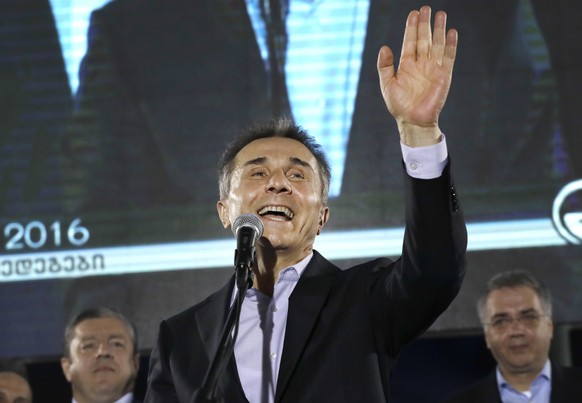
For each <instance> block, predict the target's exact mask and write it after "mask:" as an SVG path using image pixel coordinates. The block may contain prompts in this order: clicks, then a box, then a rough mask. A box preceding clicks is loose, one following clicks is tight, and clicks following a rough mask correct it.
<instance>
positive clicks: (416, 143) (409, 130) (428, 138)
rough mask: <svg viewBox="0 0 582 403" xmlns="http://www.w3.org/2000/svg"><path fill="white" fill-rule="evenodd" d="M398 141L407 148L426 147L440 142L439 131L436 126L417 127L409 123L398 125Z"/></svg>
mask: <svg viewBox="0 0 582 403" xmlns="http://www.w3.org/2000/svg"><path fill="white" fill-rule="evenodd" d="M398 131H399V132H400V141H401V142H402V143H403V144H406V145H407V146H409V147H426V146H432V145H435V144H438V143H439V142H440V141H441V134H442V132H441V130H440V128H439V127H438V125H435V126H419V125H415V124H410V123H398Z"/></svg>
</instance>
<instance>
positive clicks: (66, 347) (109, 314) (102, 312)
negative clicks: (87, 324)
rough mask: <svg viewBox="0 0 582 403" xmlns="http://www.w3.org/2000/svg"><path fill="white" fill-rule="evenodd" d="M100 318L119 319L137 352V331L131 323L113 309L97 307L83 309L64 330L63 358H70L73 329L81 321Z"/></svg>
mask: <svg viewBox="0 0 582 403" xmlns="http://www.w3.org/2000/svg"><path fill="white" fill-rule="evenodd" d="M100 318H116V319H119V320H120V321H121V322H122V323H123V324H124V325H125V327H127V330H128V332H129V336H130V337H131V341H132V342H133V352H134V353H136V352H137V330H136V328H135V326H134V324H133V323H131V322H130V321H129V319H127V318H126V317H125V316H123V314H121V313H120V312H118V311H116V310H115V309H113V308H109V307H106V306H98V307H93V308H88V309H85V310H84V311H82V312H80V313H79V314H77V315H76V316H75V317H73V319H71V321H70V322H69V324H68V325H67V327H66V328H65V339H64V344H63V353H64V355H65V357H67V358H71V341H72V340H73V338H74V337H75V328H76V327H77V326H78V325H79V324H80V323H81V322H83V321H85V320H88V319H100Z"/></svg>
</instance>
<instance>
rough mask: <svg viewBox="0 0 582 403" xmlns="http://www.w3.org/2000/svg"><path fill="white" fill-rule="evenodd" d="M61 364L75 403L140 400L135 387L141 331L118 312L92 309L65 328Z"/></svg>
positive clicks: (137, 401)
mask: <svg viewBox="0 0 582 403" xmlns="http://www.w3.org/2000/svg"><path fill="white" fill-rule="evenodd" d="M64 347H65V351H64V355H63V357H62V358H61V367H62V369H63V374H64V375H65V378H67V381H69V382H70V383H71V388H72V390H73V402H75V403H114V402H127V403H139V402H141V401H140V400H138V399H136V398H134V396H133V388H134V385H135V380H136V378H137V372H138V369H139V353H138V351H137V332H136V329H135V327H134V326H133V324H132V323H131V322H130V321H129V320H128V319H127V318H126V317H125V316H123V315H122V314H121V313H119V312H118V311H116V310H114V309H111V308H108V307H95V308H88V309H85V310H84V311H82V312H80V313H79V314H77V315H76V316H75V317H74V318H73V319H72V320H71V321H70V322H69V324H68V325H67V327H66V328H65V337H64Z"/></svg>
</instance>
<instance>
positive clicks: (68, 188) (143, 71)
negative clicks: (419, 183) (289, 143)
mask: <svg viewBox="0 0 582 403" xmlns="http://www.w3.org/2000/svg"><path fill="white" fill-rule="evenodd" d="M255 3H256V2H252V1H246V2H245V1H243V0H240V1H234V0H228V1H227V0H113V1H106V0H91V1H89V0H27V1H19V0H3V1H2V2H0V228H1V231H2V232H1V233H2V236H3V238H2V245H1V247H2V251H1V256H0V309H1V312H2V315H1V317H2V319H1V325H0V340H2V343H0V358H4V357H6V358H8V357H33V358H34V357H54V356H58V355H60V354H61V338H62V330H63V328H64V326H65V324H66V322H67V320H68V319H69V318H70V316H71V315H73V314H75V313H76V312H78V311H79V310H80V309H82V308H84V307H88V306H92V305H101V304H104V305H109V306H112V307H114V308H117V309H119V310H121V311H122V312H124V313H125V314H126V315H127V316H128V317H129V318H130V319H131V320H133V321H134V322H135V323H136V325H137V328H138V330H139V333H140V338H141V347H142V348H143V349H144V350H148V349H150V348H151V347H152V345H153V343H154V340H155V337H156V335H157V326H158V324H159V321H160V320H161V319H163V318H165V317H167V316H169V315H171V314H173V313H177V312H178V311H180V310H182V309H184V308H187V307H188V306H190V305H192V304H194V303H196V302H198V301H201V300H202V299H203V298H205V297H206V296H207V295H209V294H210V293H211V292H212V291H214V290H215V289H217V288H218V287H219V286H221V285H222V284H223V283H224V282H225V281H226V280H227V279H228V278H229V277H230V276H231V274H232V268H231V267H232V262H233V257H234V249H235V241H234V239H233V237H232V234H231V233H230V231H228V230H225V229H223V228H222V225H221V224H220V221H219V220H218V217H217V214H216V207H215V206H216V201H217V200H218V188H217V184H216V172H215V167H216V162H217V160H218V157H219V155H220V153H221V151H222V150H223V148H224V146H225V144H226V142H227V141H228V139H229V138H231V137H232V136H233V135H234V134H235V133H236V132H237V130H239V129H241V128H243V127H245V126H246V125H248V124H250V123H252V122H254V121H256V120H259V119H264V118H268V117H271V116H272V115H273V114H274V112H273V104H274V100H273V91H272V88H273V86H272V81H270V80H271V79H270V77H271V76H270V75H269V66H270V65H269V63H268V54H269V48H268V44H267V42H268V41H266V35H267V34H266V29H265V25H264V23H263V20H262V19H261V15H260V13H259V12H258V9H257V8H256V7H257V6H256V4H255ZM429 3H430V5H431V6H432V8H433V12H434V11H436V10H438V9H443V10H445V11H447V13H448V22H449V25H450V26H452V27H455V28H457V29H458V31H459V37H460V42H459V49H458V58H457V62H456V65H455V71H454V78H453V85H452V88H451V92H450V94H449V99H448V101H447V104H446V106H445V110H444V111H443V112H442V114H441V120H440V126H441V128H442V130H443V131H444V133H445V136H446V138H447V144H448V150H449V155H450V158H451V162H452V167H453V173H454V178H455V182H456V187H457V189H458V191H459V198H460V200H461V203H462V205H463V208H464V211H465V215H466V219H467V223H468V231H469V255H468V272H467V276H466V280H465V282H464V284H463V287H462V289H461V292H460V294H459V296H458V297H457V299H456V300H455V301H454V303H453V304H452V305H451V307H450V308H449V309H448V310H447V311H446V312H445V313H444V314H443V315H442V316H441V317H440V318H439V319H438V320H437V322H436V323H435V324H434V325H433V327H432V328H431V329H430V330H429V332H434V333H450V334H454V333H455V332H466V331H473V330H475V329H478V327H479V325H478V320H477V317H476V314H475V308H474V306H475V302H476V298H477V293H478V292H479V291H480V290H481V288H482V286H483V284H484V282H485V281H486V280H487V279H488V278H489V277H490V276H491V275H493V274H494V273H496V272H499V271H502V270H507V269H514V268H523V269H527V270H530V271H531V272H532V273H533V274H535V275H536V276H538V277H539V278H540V279H541V280H542V281H544V282H545V283H546V284H547V285H548V286H549V287H550V288H551V290H552V291H553V294H554V298H555V303H554V306H555V307H554V312H555V321H556V322H558V323H571V322H581V321H582V310H580V308H579V307H580V306H581V304H582V293H581V292H580V290H582V288H581V284H582V247H581V243H582V135H581V133H580V132H581V131H582V121H581V120H582V113H580V110H581V109H582V41H580V40H579V39H572V38H582V31H581V30H582V28H581V27H582V21H579V20H580V19H581V16H582V10H580V9H581V8H582V5H579V4H578V2H568V1H555V2H554V1H552V2H547V1H535V0H522V1H512V0H490V1H470V0H469V1H468V0H456V1H454V0H453V1H446V0H440V1H434V2H429ZM290 4H291V6H290V9H289V10H288V11H289V12H288V14H287V21H286V25H287V35H288V42H287V54H286V57H285V73H286V74H285V78H284V79H285V84H286V92H287V94H288V100H289V103H290V107H291V114H292V116H293V118H294V119H295V120H296V121H297V123H299V124H300V125H302V126H303V127H304V128H305V129H307V130H308V131H310V132H311V133H312V134H313V135H314V136H315V137H316V138H317V140H318V141H319V142H320V143H321V144H322V145H323V146H324V148H325V150H326V151H327V153H328V155H329V156H330V160H331V163H332V175H333V181H332V187H331V198H330V208H331V218H330V222H329V223H328V225H327V226H326V228H325V229H324V231H323V233H322V234H321V235H320V236H319V237H318V239H317V240H316V244H315V248H316V249H317V250H318V251H320V252H321V253H322V254H323V255H324V256H326V257H327V258H328V259H330V260H332V261H334V262H335V263H336V264H337V265H338V266H340V267H348V266H349V265H351V264H353V263H355V262H359V261H363V260H366V259H370V258H373V257H377V256H390V257H397V256H399V255H400V250H401V246H402V234H403V197H402V187H401V183H402V166H401V155H400V147H399V143H398V134H397V131H396V127H395V124H394V122H393V119H392V118H391V116H390V115H389V114H388V112H387V111H386V108H385V106H384V103H383V100H382V97H381V94H380V91H379V88H378V82H377V81H378V80H377V73H376V67H375V63H376V56H377V52H378V50H379V48H380V46H381V45H383V44H387V45H389V46H391V47H392V48H393V50H394V52H395V54H396V55H399V54H400V46H401V42H402V33H403V29H404V22H405V19H406V15H407V14H408V12H409V10H410V9H412V8H414V7H419V6H420V5H422V4H423V3H421V2H416V1H402V0H353V1H352V0H350V1H347V0H340V1H332V0H321V1H308V0H303V1H291V3H290Z"/></svg>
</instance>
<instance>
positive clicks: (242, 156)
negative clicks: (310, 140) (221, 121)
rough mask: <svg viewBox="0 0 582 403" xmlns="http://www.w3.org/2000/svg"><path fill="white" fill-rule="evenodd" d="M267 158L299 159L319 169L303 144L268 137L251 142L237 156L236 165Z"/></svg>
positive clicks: (282, 138)
mask: <svg viewBox="0 0 582 403" xmlns="http://www.w3.org/2000/svg"><path fill="white" fill-rule="evenodd" d="M256 158H266V159H269V160H282V161H286V160H289V159H299V160H301V161H305V162H306V163H308V164H309V165H310V166H311V167H312V168H313V169H314V170H315V169H317V160H316V159H315V156H314V155H313V154H312V153H311V151H309V149H308V148H307V147H306V146H305V145H303V144H302V143H301V142H299V141H297V140H294V139H289V138H285V137H267V138H263V139H257V140H253V141H251V142H250V143H249V144H247V145H246V146H244V147H243V148H242V149H241V150H240V151H239V152H238V153H237V155H236V158H235V160H236V165H237V166H238V165H240V164H245V163H246V162H247V161H249V160H253V159H256Z"/></svg>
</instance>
